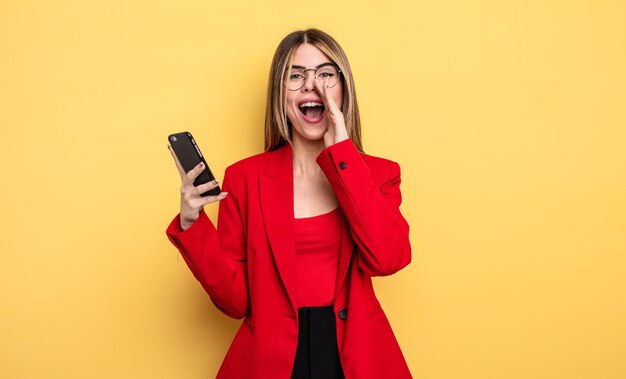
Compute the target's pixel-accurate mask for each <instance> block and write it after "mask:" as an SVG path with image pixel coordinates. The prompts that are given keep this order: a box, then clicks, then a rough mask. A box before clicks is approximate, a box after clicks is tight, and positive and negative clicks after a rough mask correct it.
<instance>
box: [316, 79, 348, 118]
mask: <svg viewBox="0 0 626 379" xmlns="http://www.w3.org/2000/svg"><path fill="white" fill-rule="evenodd" d="M313 83H314V84H313V85H314V86H315V89H317V92H318V93H319V94H320V96H321V98H322V101H323V102H324V106H325V107H326V109H328V111H329V112H330V113H331V115H337V114H338V113H341V111H340V110H339V107H337V103H336V102H335V99H334V98H333V95H332V94H331V93H330V87H328V85H326V80H317V79H316V80H314V81H313Z"/></svg>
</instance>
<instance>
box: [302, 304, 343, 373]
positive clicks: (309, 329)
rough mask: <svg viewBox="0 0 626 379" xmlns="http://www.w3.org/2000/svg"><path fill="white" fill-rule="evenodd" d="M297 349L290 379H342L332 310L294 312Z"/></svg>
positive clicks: (319, 308) (324, 308) (331, 308)
mask: <svg viewBox="0 0 626 379" xmlns="http://www.w3.org/2000/svg"><path fill="white" fill-rule="evenodd" d="M298 317H299V319H300V320H299V323H298V348H297V350H296V359H295V362H294V366H293V372H292V374H291V379H311V378H323V379H344V378H345V377H344V375H343V370H342V368H341V362H340V361H339V350H338V348H337V332H336V330H335V312H334V311H333V306H332V305H328V306H323V307H302V308H298Z"/></svg>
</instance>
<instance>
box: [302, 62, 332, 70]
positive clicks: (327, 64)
mask: <svg viewBox="0 0 626 379" xmlns="http://www.w3.org/2000/svg"><path fill="white" fill-rule="evenodd" d="M334 65H335V64H334V63H333V62H324V63H320V64H318V65H317V66H315V69H316V70H317V69H318V68H320V67H324V66H334ZM291 68H292V69H293V68H299V69H302V70H304V69H306V67H304V66H299V65H296V64H292V65H291Z"/></svg>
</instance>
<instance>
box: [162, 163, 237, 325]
mask: <svg viewBox="0 0 626 379" xmlns="http://www.w3.org/2000/svg"><path fill="white" fill-rule="evenodd" d="M232 180H233V179H232V176H231V172H230V168H227V169H226V172H225V173H224V181H223V184H222V191H225V192H228V193H229V194H230V196H228V197H226V198H225V199H223V200H221V201H220V204H219V212H218V228H217V229H216V228H215V226H214V225H213V223H212V222H211V220H210V219H209V217H208V216H207V215H206V213H205V212H204V208H202V209H201V210H200V215H199V216H198V219H197V220H196V221H195V222H194V223H193V224H192V225H191V226H190V227H189V228H188V229H186V230H184V231H183V230H182V229H181V227H180V214H178V215H177V216H176V217H175V218H174V220H172V222H171V223H170V225H169V226H168V228H167V231H166V234H167V237H168V238H169V240H170V241H171V242H172V243H173V244H174V246H176V247H177V248H178V250H179V251H180V253H181V255H182V256H183V258H184V259H185V262H186V263H187V265H188V266H189V269H190V270H191V272H192V273H193V275H194V276H195V278H196V279H197V280H198V281H199V282H200V284H201V285H202V287H203V288H204V290H205V291H206V292H207V293H208V294H209V297H210V298H211V301H212V302H213V304H215V306H216V307H217V308H218V309H220V310H221V311H222V312H223V313H225V314H226V315H228V316H230V317H233V318H243V317H244V316H245V315H246V313H247V312H248V309H249V296H248V285H247V266H246V263H247V262H246V243H245V232H244V229H243V225H242V221H241V216H240V208H239V205H238V203H237V194H236V192H235V185H234V183H233V182H232Z"/></svg>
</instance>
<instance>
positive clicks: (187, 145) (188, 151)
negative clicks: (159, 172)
mask: <svg viewBox="0 0 626 379" xmlns="http://www.w3.org/2000/svg"><path fill="white" fill-rule="evenodd" d="M167 139H168V141H169V143H170V145H171V146H172V149H173V150H174V153H175V154H176V157H177V158H178V161H179V162H180V164H181V166H183V170H185V172H189V171H191V169H193V168H194V167H196V166H197V165H198V164H199V163H200V162H204V167H205V169H204V170H203V171H202V172H201V173H200V175H198V177H197V178H196V180H194V182H193V185H194V186H198V185H200V184H204V183H208V182H210V181H211V180H214V179H215V177H214V176H213V173H212V172H211V170H210V169H209V165H208V164H207V162H206V160H205V159H204V156H203V155H202V153H201V152H200V148H199V147H198V144H197V143H196V141H195V140H194V138H193V136H192V135H191V133H189V132H181V133H175V134H171V135H169V136H168V137H167ZM220 192H221V191H220V188H219V186H218V187H216V188H213V189H211V190H209V191H207V192H205V193H203V194H202V196H207V195H213V196H215V195H218V194H219V193H220Z"/></svg>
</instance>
